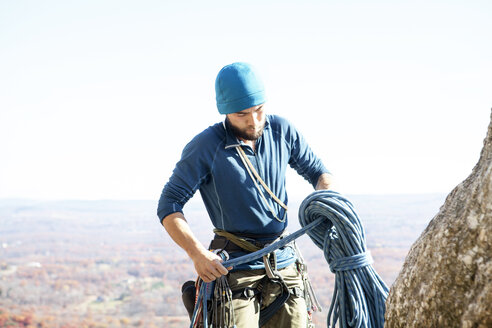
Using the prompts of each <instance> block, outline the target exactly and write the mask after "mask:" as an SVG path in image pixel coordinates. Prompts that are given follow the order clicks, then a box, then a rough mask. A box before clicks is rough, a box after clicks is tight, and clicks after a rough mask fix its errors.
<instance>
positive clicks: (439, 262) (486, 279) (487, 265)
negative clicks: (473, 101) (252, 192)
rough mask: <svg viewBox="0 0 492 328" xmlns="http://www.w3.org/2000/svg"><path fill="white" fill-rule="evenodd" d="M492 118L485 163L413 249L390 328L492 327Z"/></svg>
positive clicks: (391, 307)
mask: <svg viewBox="0 0 492 328" xmlns="http://www.w3.org/2000/svg"><path fill="white" fill-rule="evenodd" d="M491 258H492V115H491V123H490V125H489V128H488V133H487V137H486V138H485V140H484V146H483V149H482V152H481V155H480V160H479V161H478V163H477V165H475V167H474V168H473V171H472V173H471V174H470V176H469V177H468V178H467V179H466V180H465V181H463V182H462V183H461V184H459V185H458V186H457V187H456V188H455V189H454V190H453V191H452V192H451V193H450V194H449V195H448V196H447V198H446V201H445V203H444V205H443V206H442V207H441V209H440V210H439V213H438V214H437V215H436V216H435V217H434V218H433V219H432V221H431V222H430V223H429V225H428V226H427V228H426V229H425V230H424V232H423V233H422V235H421V236H420V237H419V238H418V240H417V241H416V242H415V244H414V245H413V246H412V247H411V249H410V251H409V253H408V255H407V257H406V259H405V263H404V264H403V268H402V270H401V272H400V274H399V276H398V278H397V279H396V281H395V283H394V284H393V286H392V287H391V290H390V294H389V297H388V299H387V301H386V315H385V320H386V322H385V327H390V328H392V327H446V328H447V327H463V328H472V327H473V328H485V327H492V260H491Z"/></svg>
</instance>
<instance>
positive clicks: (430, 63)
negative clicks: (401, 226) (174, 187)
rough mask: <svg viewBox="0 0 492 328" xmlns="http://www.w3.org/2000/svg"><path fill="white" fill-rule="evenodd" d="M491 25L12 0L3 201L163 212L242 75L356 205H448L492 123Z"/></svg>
mask: <svg viewBox="0 0 492 328" xmlns="http://www.w3.org/2000/svg"><path fill="white" fill-rule="evenodd" d="M491 16H492V2H490V1H473V0H472V1H464V0H462V1H231V0H229V1H22V0H15V1H14V0H10V1H9V0H0V158H1V160H0V198H13V197H15V198H17V197H20V198H40V199H64V198H78V199H156V198H158V197H159V194H160V191H161V189H162V186H163V184H164V183H165V182H166V180H167V178H168V177H169V175H170V174H171V171H172V169H173V167H174V164H175V162H176V161H177V160H178V158H179V155H180V153H181V150H182V148H183V147H184V145H185V144H186V143H187V142H188V141H189V140H190V139H191V138H192V137H193V136H194V135H195V134H196V133H198V132H200V131H201V130H203V129H204V128H206V127H207V126H209V125H211V124H213V123H215V122H217V121H219V120H221V119H222V117H221V116H220V115H219V114H218V113H217V110H216V107H215V102H214V101H215V95H214V80H215V76H216V74H217V72H218V71H219V70H220V68H221V67H222V66H224V65H226V64H229V63H231V62H234V61H247V62H250V63H252V64H254V65H255V66H257V68H258V69H259V70H260V72H261V73H262V75H263V78H264V80H265V84H266V88H267V94H268V102H267V109H268V111H269V112H271V113H275V114H279V115H282V116H285V117H286V118H288V119H289V120H291V121H292V122H293V123H294V124H295V125H296V126H297V127H298V128H299V129H300V131H301V132H302V133H303V134H304V135H305V136H306V138H307V140H308V141H309V143H310V144H311V146H312V148H313V149H314V150H315V151H316V152H317V153H318V154H319V156H320V157H321V158H322V159H323V160H324V162H325V164H326V166H327V167H328V168H329V169H331V170H332V171H333V173H334V174H335V175H336V176H337V178H338V182H339V186H340V190H341V191H342V192H345V193H349V194H354V193H419V192H449V191H450V190H451V189H452V188H453V187H454V186H455V185H457V184H458V183H460V182H461V181H462V180H463V179H464V178H466V176H467V175H468V174H469V173H470V172H471V169H472V168H473V166H474V165H475V163H476V162H477V160H478V157H479V152H480V149H481V146H482V141H483V138H484V137H485V132H486V128H487V125H488V122H489V118H490V108H491V107H492V80H491V76H492V42H491V40H492V19H490V17H491ZM288 188H289V191H290V192H291V193H292V194H295V195H303V194H305V193H307V192H309V191H310V189H309V186H308V185H307V183H304V182H302V180H301V179H300V178H297V177H296V176H295V175H294V174H290V175H289V178H288Z"/></svg>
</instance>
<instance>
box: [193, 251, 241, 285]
mask: <svg viewBox="0 0 492 328" xmlns="http://www.w3.org/2000/svg"><path fill="white" fill-rule="evenodd" d="M191 259H192V260H193V264H194V265H195V270H196V273H198V275H199V276H200V278H202V280H203V281H205V282H211V281H214V280H215V279H217V278H219V277H220V276H223V275H226V274H227V273H228V272H229V271H228V270H227V269H226V268H225V267H224V266H223V265H222V264H221V262H222V258H221V257H220V256H218V255H216V254H214V253H212V252H210V251H207V250H199V251H198V252H197V254H194V255H192V257H191ZM229 269H232V268H229Z"/></svg>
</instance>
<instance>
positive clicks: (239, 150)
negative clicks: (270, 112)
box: [236, 146, 287, 222]
mask: <svg viewBox="0 0 492 328" xmlns="http://www.w3.org/2000/svg"><path fill="white" fill-rule="evenodd" d="M236 151H237V153H238V154H239V157H240V158H241V161H242V162H243V164H244V166H245V168H246V171H247V172H248V174H249V176H250V177H251V180H253V182H254V183H255V186H256V189H258V192H259V193H260V196H261V198H262V199H263V201H264V202H265V204H266V206H267V207H268V209H269V210H270V212H271V213H272V215H273V217H274V218H275V220H277V221H279V222H285V219H286V218H287V205H285V204H284V203H283V202H282V201H281V200H280V199H278V197H277V196H275V194H274V193H273V192H272V191H271V190H270V188H268V186H267V185H266V183H265V182H264V181H263V179H262V178H261V177H260V175H259V174H258V172H256V169H255V167H254V166H253V164H251V161H250V160H249V158H248V156H246V153H245V152H244V150H243V148H241V146H236ZM253 175H254V177H256V179H257V180H258V182H260V184H261V185H262V186H263V188H264V189H265V191H266V192H267V193H268V194H269V195H270V197H272V198H273V200H274V201H275V202H276V203H277V204H279V205H280V206H281V207H282V208H283V209H284V210H285V213H284V218H283V219H279V218H278V217H277V215H276V214H275V211H274V210H273V208H272V207H271V206H270V203H269V202H268V201H267V199H266V197H265V195H263V192H262V191H261V188H260V186H258V183H257V182H256V180H255V178H254V177H253Z"/></svg>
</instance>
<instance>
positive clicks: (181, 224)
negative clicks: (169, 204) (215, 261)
mask: <svg viewBox="0 0 492 328" xmlns="http://www.w3.org/2000/svg"><path fill="white" fill-rule="evenodd" d="M162 225H163V226H164V228H166V231H167V233H168V234H169V236H171V238H172V239H173V240H174V242H175V243H176V244H178V245H179V246H180V247H181V248H182V249H183V250H184V251H185V252H186V253H187V254H188V256H189V257H190V258H192V259H193V257H195V256H196V255H197V254H198V253H200V252H205V251H207V249H206V248H205V247H204V246H203V245H202V243H200V241H198V239H197V238H196V237H195V235H194V234H193V232H192V231H191V229H190V226H189V225H188V222H187V221H186V219H185V217H184V215H183V213H180V212H176V213H172V214H169V215H168V216H166V217H165V218H164V219H162Z"/></svg>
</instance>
